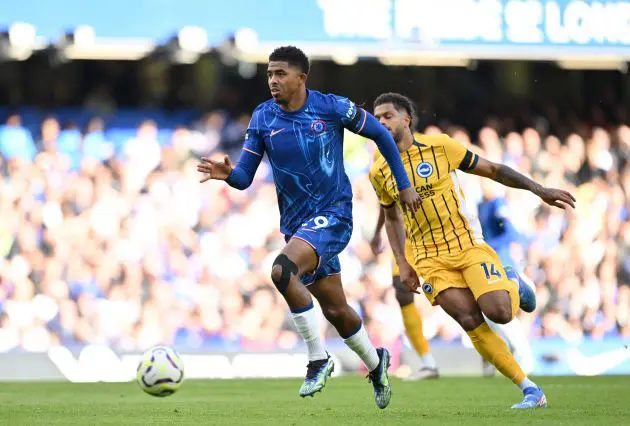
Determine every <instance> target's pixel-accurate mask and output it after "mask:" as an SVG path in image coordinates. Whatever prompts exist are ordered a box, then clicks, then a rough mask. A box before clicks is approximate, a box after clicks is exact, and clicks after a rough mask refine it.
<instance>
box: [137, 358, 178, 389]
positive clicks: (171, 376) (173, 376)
mask: <svg viewBox="0 0 630 426" xmlns="http://www.w3.org/2000/svg"><path fill="white" fill-rule="evenodd" d="M136 380H137V382H138V384H139V385H140V388H142V390H143V391H145V392H146V393H148V394H149V395H153V396H159V397H165V396H169V395H172V394H174V393H175V392H177V391H178V390H179V388H180V387H181V386H182V383H183V382H184V363H183V361H182V359H181V358H180V356H179V355H178V354H177V352H175V351H174V350H173V349H171V348H169V347H167V346H155V347H153V348H151V349H149V350H148V351H146V352H145V353H144V354H142V359H141V360H140V363H139V364H138V370H137V371H136Z"/></svg>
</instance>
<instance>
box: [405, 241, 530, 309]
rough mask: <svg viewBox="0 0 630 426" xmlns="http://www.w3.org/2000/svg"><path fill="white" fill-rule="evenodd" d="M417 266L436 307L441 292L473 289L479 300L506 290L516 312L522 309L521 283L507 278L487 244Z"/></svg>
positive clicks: (423, 262) (422, 261)
mask: <svg viewBox="0 0 630 426" xmlns="http://www.w3.org/2000/svg"><path fill="white" fill-rule="evenodd" d="M414 267H415V269H416V272H417V273H418V275H419V276H421V277H422V278H423V279H424V284H423V285H422V290H423V291H424V294H425V295H426V296H427V299H429V302H431V304H432V305H435V304H436V302H435V298H436V297H437V295H438V294H440V292H441V291H444V290H446V289H448V288H453V287H454V288H469V289H470V291H471V292H472V294H473V296H474V297H475V300H478V299H479V297H481V296H482V295H484V294H486V293H489V292H491V291H495V290H506V291H507V292H508V293H509V294H510V299H511V300H512V312H513V313H516V312H518V310H519V303H520V300H519V296H518V284H516V283H515V282H514V281H512V280H510V279H509V278H508V277H507V276H506V274H505V270H504V269H503V265H502V264H501V260H500V259H499V256H498V255H497V253H496V252H495V251H494V250H493V249H492V247H490V246H489V245H487V244H480V245H477V246H475V247H471V248H469V249H466V250H464V251H462V252H460V253H457V254H446V255H442V256H439V257H430V258H428V259H422V260H420V261H419V262H417V263H416V264H415V266H414Z"/></svg>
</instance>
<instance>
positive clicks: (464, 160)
mask: <svg viewBox="0 0 630 426" xmlns="http://www.w3.org/2000/svg"><path fill="white" fill-rule="evenodd" d="M442 146H443V147H444V151H445V153H446V158H447V159H448V163H449V165H450V170H449V172H452V171H453V170H456V169H459V170H462V171H465V172H467V171H470V170H472V169H474V168H475V167H476V166H477V161H478V160H479V156H478V155H477V154H475V153H473V152H471V151H469V150H468V149H466V147H465V146H464V145H462V144H461V143H459V142H458V141H456V140H455V139H453V138H451V137H449V136H446V135H445V136H444V139H443V142H442Z"/></svg>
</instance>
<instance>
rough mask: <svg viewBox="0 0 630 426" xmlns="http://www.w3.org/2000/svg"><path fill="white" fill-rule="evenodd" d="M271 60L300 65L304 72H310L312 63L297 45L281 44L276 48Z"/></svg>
mask: <svg viewBox="0 0 630 426" xmlns="http://www.w3.org/2000/svg"><path fill="white" fill-rule="evenodd" d="M269 61H270V62H271V61H274V62H288V63H289V65H292V66H294V67H298V68H299V69H300V71H302V72H303V73H304V74H308V70H309V68H310V64H309V62H308V58H307V57H306V55H305V54H304V52H302V51H301V50H300V49H298V48H297V47H295V46H281V47H278V48H276V50H274V51H273V52H271V55H269Z"/></svg>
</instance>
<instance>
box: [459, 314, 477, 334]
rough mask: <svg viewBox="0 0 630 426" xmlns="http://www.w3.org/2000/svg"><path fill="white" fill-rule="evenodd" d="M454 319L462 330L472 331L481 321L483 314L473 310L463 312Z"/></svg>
mask: <svg viewBox="0 0 630 426" xmlns="http://www.w3.org/2000/svg"><path fill="white" fill-rule="evenodd" d="M454 319H455V321H457V323H458V324H459V325H460V326H461V327H462V328H463V329H464V331H473V330H474V329H475V328H477V327H479V326H480V325H481V324H482V323H483V316H482V315H481V313H475V312H470V313H468V312H464V313H461V314H460V315H458V316H457V317H456V318H454Z"/></svg>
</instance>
